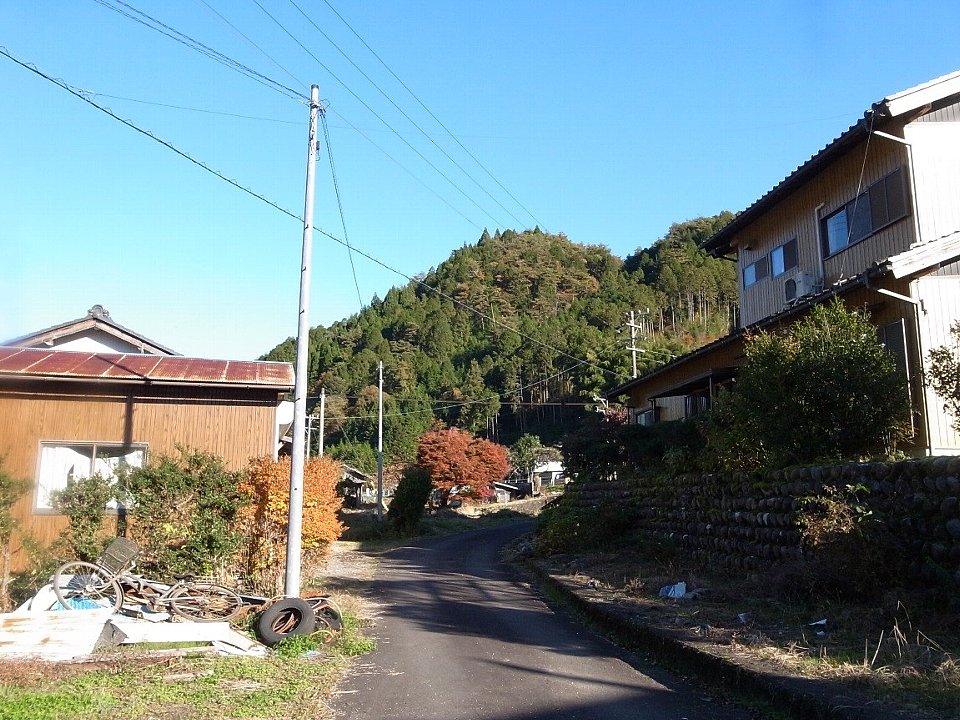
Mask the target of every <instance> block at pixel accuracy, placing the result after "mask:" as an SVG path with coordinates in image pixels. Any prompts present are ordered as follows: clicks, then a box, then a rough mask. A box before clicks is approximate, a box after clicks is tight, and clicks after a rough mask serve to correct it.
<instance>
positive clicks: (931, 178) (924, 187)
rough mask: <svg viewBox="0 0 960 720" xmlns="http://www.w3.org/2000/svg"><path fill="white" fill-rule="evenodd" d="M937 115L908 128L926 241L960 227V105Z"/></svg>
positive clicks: (924, 240)
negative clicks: (959, 107)
mask: <svg viewBox="0 0 960 720" xmlns="http://www.w3.org/2000/svg"><path fill="white" fill-rule="evenodd" d="M933 116H934V118H937V119H933V118H922V119H921V121H918V122H914V123H911V124H909V125H907V127H906V129H905V136H906V139H907V140H908V141H909V142H910V143H911V144H912V146H913V164H914V169H915V178H914V182H915V184H916V188H917V211H918V212H917V215H918V218H919V221H920V239H921V241H922V242H929V241H931V240H936V239H937V238H941V237H943V236H945V235H949V234H950V233H953V232H957V231H958V230H960V109H958V107H957V106H950V107H948V108H944V109H943V110H940V111H938V112H937V113H934V114H933Z"/></svg>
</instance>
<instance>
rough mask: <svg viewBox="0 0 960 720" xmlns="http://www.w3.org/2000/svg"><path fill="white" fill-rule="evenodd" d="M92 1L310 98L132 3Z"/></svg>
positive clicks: (283, 92) (236, 68) (284, 92)
mask: <svg viewBox="0 0 960 720" xmlns="http://www.w3.org/2000/svg"><path fill="white" fill-rule="evenodd" d="M94 2H95V3H97V4H98V5H102V6H103V7H105V8H107V9H108V10H112V11H113V12H115V13H117V14H119V15H122V16H123V17H125V18H128V19H130V20H133V21H134V22H136V23H139V24H140V25H143V26H144V27H148V28H150V29H151V30H154V31H155V32H158V33H160V34H161V35H165V36H166V37H168V38H170V39H171V40H175V41H176V42H178V43H180V44H181V45H184V46H186V47H188V48H190V49H191V50H195V51H196V52H198V53H200V54H201V55H205V56H206V57H208V58H210V59H211V60H215V61H216V62H218V63H220V64H221V65H224V66H225V67H228V68H230V69H231V70H234V71H236V72H239V73H240V74H241V75H245V76H247V77H249V78H250V79H251V80H255V81H256V82H258V83H260V84H261V85H264V86H265V87H268V88H270V89H271V90H274V91H276V92H279V93H280V94H281V95H286V96H287V97H289V98H291V99H293V100H298V101H301V102H309V101H310V98H308V97H307V96H306V95H304V94H303V93H302V92H299V91H297V90H294V89H293V88H290V87H287V86H286V85H284V84H282V83H280V82H278V81H277V80H274V79H273V78H270V77H267V76H266V75H263V74H262V73H259V72H257V71H256V70H254V69H253V68H251V67H248V66H247V65H244V64H243V63H241V62H240V61H239V60H234V59H233V58H231V57H229V56H228V55H225V54H223V53H222V52H220V51H219V50H214V49H213V48H212V47H210V46H208V45H204V44H203V43H202V42H200V41H199V40H197V39H195V38H192V37H190V36H189V35H187V34H186V33H182V32H180V31H179V30H177V29H176V28H174V27H171V26H170V25H167V24H166V23H164V22H161V21H160V20H157V19H156V18H155V17H153V16H152V15H148V14H147V13H145V12H143V11H141V10H138V9H137V8H135V7H134V6H133V5H130V4H129V3H126V2H124V1H123V0H113V2H115V3H117V5H119V6H122V7H117V5H112V4H111V3H110V2H108V0H94ZM124 8H126V9H124Z"/></svg>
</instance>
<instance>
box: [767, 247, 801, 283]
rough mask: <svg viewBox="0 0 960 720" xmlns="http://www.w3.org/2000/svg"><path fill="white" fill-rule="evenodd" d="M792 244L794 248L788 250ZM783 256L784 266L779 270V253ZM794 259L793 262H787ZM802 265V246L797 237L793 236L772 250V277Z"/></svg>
mask: <svg viewBox="0 0 960 720" xmlns="http://www.w3.org/2000/svg"><path fill="white" fill-rule="evenodd" d="M791 246H792V248H793V249H792V250H790V251H789V252H788V250H787V248H788V247H791ZM778 254H779V255H780V257H782V258H783V260H782V263H783V267H782V268H781V269H780V271H779V272H778V271H777V255H778ZM788 260H789V261H792V264H790V265H787V262H788ZM798 267H800V246H799V244H798V243H797V238H791V239H790V240H787V241H786V242H785V243H781V244H780V245H777V246H776V247H775V248H774V249H773V250H771V251H770V277H772V278H778V277H780V276H782V275H785V274H786V273H788V272H790V271H791V270H795V269H796V268H798Z"/></svg>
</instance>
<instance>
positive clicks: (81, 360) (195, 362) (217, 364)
mask: <svg viewBox="0 0 960 720" xmlns="http://www.w3.org/2000/svg"><path fill="white" fill-rule="evenodd" d="M3 377H17V378H36V379H64V380H92V381H98V380H103V381H123V382H135V381H140V382H150V383H175V384H181V383H182V384H192V385H233V386H257V387H271V388H278V389H284V390H286V389H290V388H292V387H293V366H292V365H291V364H290V363H279V362H266V361H263V360H205V359H201V358H188V357H181V356H164V355H123V354H110V353H88V352H71V351H65V350H45V349H39V348H21V347H0V378H3Z"/></svg>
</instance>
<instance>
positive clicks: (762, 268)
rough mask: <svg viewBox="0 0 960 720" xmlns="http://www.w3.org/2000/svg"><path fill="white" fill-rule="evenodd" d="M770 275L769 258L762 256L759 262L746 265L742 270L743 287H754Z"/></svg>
mask: <svg viewBox="0 0 960 720" xmlns="http://www.w3.org/2000/svg"><path fill="white" fill-rule="evenodd" d="M769 275H770V256H769V255H764V256H763V257H762V258H760V259H759V260H757V261H755V262H753V263H751V264H750V265H747V266H746V267H745V268H744V269H743V286H744V287H745V288H747V287H750V286H751V285H756V284H757V283H758V282H760V281H761V280H763V279H764V278H765V277H768V276H769Z"/></svg>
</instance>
